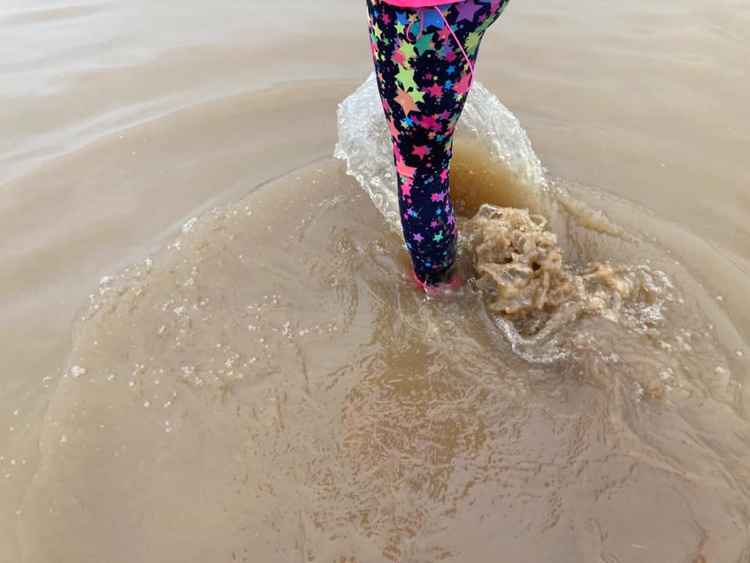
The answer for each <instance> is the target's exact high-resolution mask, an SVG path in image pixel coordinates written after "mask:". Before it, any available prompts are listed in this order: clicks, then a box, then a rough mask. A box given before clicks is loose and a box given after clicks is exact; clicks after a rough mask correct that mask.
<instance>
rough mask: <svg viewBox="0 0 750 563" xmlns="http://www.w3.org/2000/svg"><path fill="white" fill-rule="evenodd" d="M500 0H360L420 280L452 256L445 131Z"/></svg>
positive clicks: (436, 279) (435, 276) (440, 272)
mask: <svg viewBox="0 0 750 563" xmlns="http://www.w3.org/2000/svg"><path fill="white" fill-rule="evenodd" d="M507 1H508V0H465V1H464V2H460V3H458V4H451V5H445V6H441V7H439V8H437V10H440V12H438V11H437V10H436V9H435V8H417V9H409V8H398V7H395V6H392V5H389V4H386V3H385V2H382V1H380V0H367V7H368V10H369V15H370V43H371V48H372V56H373V60H374V62H375V72H376V74H377V82H378V88H379V90H380V97H381V99H382V102H383V110H384V111H385V117H386V120H387V121H388V128H389V130H390V133H391V140H392V141H393V154H394V160H395V163H396V172H397V177H398V190H399V205H400V210H401V225H402V227H403V233H404V241H405V243H406V247H407V248H408V250H409V253H410V254H411V258H412V263H413V265H414V271H415V273H416V274H417V277H418V278H419V279H420V280H421V281H422V282H426V283H428V284H437V283H441V282H442V281H444V279H445V276H446V274H447V272H448V271H449V270H450V268H451V266H452V265H453V262H454V260H455V256H456V220H455V216H454V212H453V206H452V203H451V198H450V193H449V189H448V185H449V184H448V181H449V174H450V161H451V156H452V150H453V132H454V130H455V127H456V123H457V122H458V118H459V117H460V115H461V111H462V110H463V107H464V102H465V101H466V96H467V94H468V92H469V89H470V87H471V81H472V73H471V66H472V65H474V62H475V61H476V58H477V54H478V51H479V44H480V43H481V41H482V37H483V36H484V33H485V31H487V29H488V28H489V27H490V25H492V23H493V22H495V20H497V18H498V17H499V15H500V14H501V13H502V11H503V9H504V8H505V5H506V4H507ZM441 13H442V16H441ZM443 18H445V19H443ZM446 22H447V24H448V25H449V26H450V28H449V27H448V25H446ZM451 31H452V32H453V33H451ZM454 35H455V37H454ZM457 40H458V41H460V42H461V45H459V44H458V43H457ZM462 47H463V50H462ZM464 52H465V53H466V56H468V58H469V59H470V60H471V65H470V64H469V62H468V61H467V60H466V57H465V56H464Z"/></svg>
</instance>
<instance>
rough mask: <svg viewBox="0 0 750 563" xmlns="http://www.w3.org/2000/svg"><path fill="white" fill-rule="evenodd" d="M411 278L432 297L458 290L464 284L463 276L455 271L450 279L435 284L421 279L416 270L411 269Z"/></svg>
mask: <svg viewBox="0 0 750 563" xmlns="http://www.w3.org/2000/svg"><path fill="white" fill-rule="evenodd" d="M411 279H412V280H413V281H414V283H415V284H417V287H418V288H419V289H421V290H422V291H424V292H425V293H426V294H427V295H429V296H430V297H437V296H439V295H444V294H445V293H450V292H453V291H457V290H458V289H460V288H461V286H462V285H463V284H464V280H463V278H462V277H461V276H460V275H459V274H457V273H455V272H453V273H451V275H450V277H449V278H448V281H446V282H441V283H438V284H434V285H433V284H428V283H427V282H423V281H422V280H420V279H419V278H418V277H417V274H416V272H415V271H414V270H412V271H411Z"/></svg>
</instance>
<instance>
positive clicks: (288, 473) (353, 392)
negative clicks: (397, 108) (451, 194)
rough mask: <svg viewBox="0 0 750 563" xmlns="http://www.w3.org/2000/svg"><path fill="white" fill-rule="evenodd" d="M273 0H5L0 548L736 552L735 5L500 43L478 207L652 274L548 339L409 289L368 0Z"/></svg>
mask: <svg viewBox="0 0 750 563" xmlns="http://www.w3.org/2000/svg"><path fill="white" fill-rule="evenodd" d="M289 4H290V5H289V6H285V5H284V3H283V2H282V4H281V5H276V6H275V7H274V9H273V11H270V10H267V9H265V8H262V7H260V5H258V4H257V3H249V4H248V3H246V4H243V5H241V6H240V5H236V6H235V5H233V4H230V3H219V4H216V3H214V4H212V5H211V6H207V5H205V4H200V3H195V5H192V4H188V5H185V3H184V2H183V3H181V4H180V6H177V5H176V4H175V5H172V3H171V2H160V3H158V6H156V5H153V4H145V3H140V2H132V3H128V4H127V6H126V5H124V4H121V5H118V4H106V3H99V2H85V3H77V4H72V3H59V2H56V3H50V2H35V3H33V5H30V4H29V3H27V2H23V3H20V2H19V3H15V4H13V3H6V4H5V5H4V6H3V8H2V9H0V45H2V47H3V53H4V55H5V56H4V60H3V62H2V64H0V73H2V76H3V82H2V86H0V97H2V104H0V123H2V124H3V127H2V130H3V135H2V136H1V137H0V162H2V163H3V165H4V166H3V168H2V170H1V171H0V182H3V184H1V185H0V191H1V192H2V193H1V195H0V219H1V221H0V235H2V237H1V238H0V240H2V243H0V259H1V260H2V263H3V270H2V271H3V275H2V277H1V278H0V287H2V293H1V294H0V295H2V297H3V301H2V307H1V308H0V319H2V322H1V323H0V327H1V328H2V339H0V356H1V357H2V358H3V365H4V369H3V377H2V380H1V381H0V390H1V391H2V394H1V395H0V396H2V400H1V401H0V428H2V429H3V430H2V431H0V477H2V478H0V560H2V561H13V562H16V561H31V562H37V561H38V562H48V561H50V562H51V561H55V562H57V561H71V562H73V561H75V562H81V561H160V562H161V561H181V562H182V561H224V560H226V561H233V560H237V561H243V560H244V561H290V560H308V561H309V560H323V561H330V560H334V561H435V560H446V561H467V560H472V561H495V560H497V558H498V554H502V557H503V558H507V559H515V560H519V561H552V560H554V561H571V562H572V561H576V562H578V561H607V562H611V561H647V562H651V561H654V562H665V561H689V562H702V561H708V562H712V561H722V562H723V561H747V560H750V533H749V532H748V522H750V512H749V510H748V508H749V507H750V504H749V503H748V494H750V491H748V482H749V481H748V478H749V477H750V475H749V474H748V469H749V468H750V465H749V462H750V460H749V459H748V452H749V451H750V450H749V449H748V447H749V446H750V442H749V440H748V438H749V437H750V436H748V429H749V426H748V415H747V412H746V404H747V400H748V397H747V391H746V384H747V381H746V380H747V374H748V366H747V358H748V353H750V351H749V350H748V335H749V334H750V311H749V310H748V308H747V306H746V305H745V301H746V300H745V296H746V295H747V291H748V289H750V287H748V286H750V279H748V275H747V272H748V260H749V259H750V252H749V251H748V249H749V248H750V234H748V230H747V224H748V221H747V220H748V218H750V200H748V199H747V193H748V192H747V184H746V179H745V178H746V174H745V173H744V168H745V166H744V155H745V154H746V152H747V149H748V148H750V137H748V134H747V131H745V130H744V129H743V128H742V124H743V123H745V122H747V117H748V114H747V111H748V110H747V106H746V104H745V102H744V100H746V99H747V97H748V94H750V87H749V84H750V81H749V80H748V77H747V74H746V68H745V61H744V47H743V45H746V44H747V40H748V36H747V30H748V29H750V27H748V25H747V24H748V23H750V12H749V11H748V9H747V7H746V6H745V5H744V4H743V3H741V2H730V1H725V2H724V1H723V2H719V3H718V4H714V5H712V6H711V7H710V8H709V7H705V6H702V5H698V4H697V3H693V2H688V3H685V2H681V3H679V4H677V3H676V2H675V3H667V4H660V5H659V6H657V7H655V6H651V5H648V6H645V5H643V4H642V3H637V2H631V3H628V4H627V5H622V6H610V5H603V4H599V3H595V2H584V3H583V4H582V5H580V6H578V9H577V10H575V11H573V10H571V9H570V7H569V5H568V4H563V3H562V2H552V3H549V2H548V3H546V4H545V5H544V6H541V5H535V4H534V3H525V4H524V3H518V4H515V5H513V4H512V5H511V6H510V7H509V9H508V11H507V12H506V14H505V16H504V18H503V20H502V21H501V22H500V23H499V24H498V26H497V27H496V31H493V32H492V33H491V34H490V36H489V37H488V39H487V41H486V42H485V44H484V45H483V53H482V59H481V62H480V68H479V73H480V76H479V78H480V79H481V80H482V82H483V83H484V84H485V85H486V86H487V92H486V93H484V94H483V95H481V96H479V97H478V98H477V102H476V103H475V104H474V107H475V108H476V113H475V114H472V113H471V110H470V111H469V112H467V115H466V116H465V117H466V119H465V120H464V124H463V125H464V127H465V129H464V132H463V133H462V137H461V140H460V141H459V144H458V147H457V160H456V163H455V169H454V177H453V181H454V188H455V190H456V195H457V197H458V199H459V200H461V207H462V209H463V210H464V212H465V213H466V214H467V215H470V214H471V213H472V212H473V211H474V210H476V209H477V208H478V207H479V205H480V204H481V203H484V202H491V203H494V204H496V205H501V206H516V207H530V208H531V209H532V211H533V212H535V213H540V214H542V215H543V216H544V217H546V218H547V219H548V220H549V227H550V229H551V232H552V233H554V234H555V236H556V238H557V241H558V244H559V247H560V249H561V250H562V256H563V258H564V260H565V263H566V265H567V266H568V267H569V268H570V269H571V272H574V273H580V272H584V271H585V269H586V267H587V265H589V264H592V263H596V262H609V263H610V264H611V265H612V266H613V267H615V268H623V269H626V270H627V271H630V272H646V273H648V274H649V275H652V276H656V277H655V278H654V279H656V280H657V282H658V284H659V288H660V291H659V292H658V294H655V297H654V296H653V295H651V296H649V295H646V294H643V293H641V292H636V293H635V294H634V297H632V299H631V300H630V301H628V302H626V303H624V304H622V303H619V304H617V303H612V302H610V301H607V302H606V304H605V306H604V307H603V308H602V309H600V310H598V311H594V310H587V311H584V312H580V311H579V312H577V313H576V314H574V315H564V316H562V317H555V314H554V313H555V311H552V314H551V318H553V319H555V318H558V320H559V322H553V323H549V322H547V324H546V325H544V326H542V328H541V330H540V328H539V327H540V326H541V325H538V324H537V325H533V326H532V327H531V328H532V329H533V330H531V331H530V329H529V325H517V324H514V323H513V322H512V320H511V321H509V320H508V319H507V318H506V317H504V316H503V315H497V314H496V313H495V312H493V310H492V308H491V307H489V306H488V304H489V303H488V299H489V297H488V294H487V293H482V292H478V291H475V290H473V289H472V286H471V285H469V286H468V287H467V288H466V289H465V290H464V291H463V292H462V293H460V294H458V295H454V296H452V297H450V298H448V299H444V300H427V299H425V298H424V297H420V296H419V295H418V294H417V293H415V292H414V291H413V289H412V287H411V286H410V284H409V283H408V282H407V280H406V278H405V277H404V275H403V272H404V271H405V265H406V258H405V256H404V254H403V251H402V249H401V248H400V244H399V239H398V236H397V234H396V233H395V231H394V230H393V228H392V225H390V226H389V223H388V220H387V219H386V218H384V216H383V215H382V214H381V213H379V212H378V211H377V209H376V206H374V205H372V203H371V200H370V198H369V197H368V194H367V193H366V192H365V191H363V190H362V189H361V186H360V185H359V184H358V182H357V181H355V179H354V178H352V177H349V176H347V175H346V173H345V172H346V165H345V164H344V163H341V162H340V161H334V160H332V159H331V158H330V155H331V154H332V153H333V151H334V145H335V144H336V142H337V141H338V142H339V148H340V149H341V142H342V140H346V138H347V137H346V135H343V134H342V135H340V134H339V133H338V132H337V124H336V107H337V104H338V103H339V102H340V101H342V100H343V99H344V98H345V97H346V96H348V95H349V94H350V93H351V92H352V91H354V90H355V88H357V87H358V86H359V84H360V83H361V82H362V80H363V78H364V77H365V76H366V74H367V73H368V72H369V68H368V65H369V60H368V58H367V45H366V38H365V37H364V33H363V32H362V30H363V29H364V27H363V26H364V17H365V16H364V10H363V9H362V7H361V6H358V5H357V4H356V3H353V2H343V1H339V2H333V1H331V2H326V3H318V4H317V5H316V6H321V7H309V8H303V7H299V6H298V5H296V4H295V5H294V6H295V8H294V9H293V8H292V4H291V3H289ZM326 7H331V8H332V9H335V11H336V14H337V16H336V17H337V22H339V23H340V24H341V25H340V28H338V29H335V30H334V29H331V28H329V27H327V24H328V23H329V22H330V16H329V15H328V14H327V13H326V10H325V8H326ZM277 9H278V10H281V11H282V12H283V13H292V12H293V11H295V10H296V12H295V13H296V14H297V17H295V18H289V17H285V18H279V17H277V16H275V14H277V13H278V11H277ZM260 30H263V33H260ZM84 31H85V33H84ZM321 34H322V36H323V37H326V38H331V41H327V40H324V41H320V37H321ZM334 39H335V41H334ZM332 52H333V53H335V56H332ZM550 53H553V54H554V56H550ZM269 60H270V61H273V64H267V63H268V61H269ZM289 77H294V78H295V81H294V82H282V81H286V80H288V79H289ZM491 92H495V93H497V94H498V95H499V97H500V99H501V100H502V102H503V103H505V104H506V105H507V106H508V107H510V108H511V109H512V112H511V111H510V110H504V109H503V108H502V107H501V106H498V105H496V104H495V103H494V101H493V100H494V98H492V94H491ZM475 94H476V92H475ZM483 103H484V104H488V105H489V107H488V108H485V106H484V105H482V104H483ZM497 103H498V104H499V102H497ZM484 109H486V111H487V112H489V113H484V114H483V113H482V111H480V110H484ZM359 115H360V117H361V118H362V119H361V125H362V126H363V127H365V130H367V131H369V132H370V133H371V135H369V136H365V137H361V138H360V139H359V140H358V141H357V142H358V143H359V144H355V145H352V144H351V143H350V144H349V145H348V146H345V147H344V149H343V150H344V152H346V153H347V154H351V153H350V152H348V151H351V149H352V148H355V147H356V146H359V147H360V148H366V147H369V148H367V149H366V150H364V152H363V155H364V156H365V157H369V160H368V159H367V158H366V159H365V160H363V162H366V163H369V164H370V165H375V166H377V165H379V163H382V159H380V157H381V156H382V155H383V154H384V153H383V151H384V148H383V147H384V146H385V145H384V144H383V140H384V139H383V137H382V136H379V135H380V133H379V131H380V130H379V128H378V127H379V125H378V122H377V121H376V120H374V119H373V118H372V116H368V115H369V114H363V113H362V112H360V113H359ZM508 119H510V120H511V121H508ZM515 119H518V122H516V123H517V124H518V127H517V128H514V127H512V126H510V125H509V123H510V124H512V123H513V120H515ZM345 123H349V124H354V122H353V121H351V120H349V121H345ZM472 123H473V124H474V128H475V130H472ZM479 126H482V127H498V129H496V130H495V133H496V136H495V138H494V139H495V140H496V141H497V142H498V143H497V144H493V143H488V142H487V141H488V139H490V140H491V136H490V135H487V133H488V131H487V130H484V131H482V130H480V132H479V134H477V133H476V129H477V127H479ZM524 130H526V131H528V137H529V138H530V139H531V140H532V141H533V144H534V148H535V149H536V153H535V152H534V151H533V150H532V149H531V147H530V145H527V144H526V142H525V139H526V136H525V135H526V133H525V132H524ZM381 133H382V131H381ZM290 140H291V144H290ZM365 140H367V143H373V144H372V145H368V144H367V143H365ZM378 143H380V144H378ZM386 148H387V147H386ZM378 151H379V152H378ZM385 154H387V153H385ZM537 154H538V155H539V160H536V158H537V157H536V155H537ZM340 156H343V155H340ZM379 159H380V160H379ZM349 164H350V172H351V171H352V170H351V164H352V163H351V162H350V163H349ZM542 164H544V165H545V166H546V167H547V168H548V170H547V172H546V174H544V173H543V170H542V168H541V165H542ZM355 165H356V163H355ZM355 168H356V166H355ZM354 172H355V176H356V170H354ZM368 179H369V180H373V179H380V182H379V184H378V185H376V186H375V188H376V189H375V190H373V189H371V190H370V191H371V193H373V194H374V195H378V194H381V195H383V194H387V193H388V182H389V179H388V177H387V170H386V171H378V170H372V171H370V172H369V173H368V174H366V175H362V176H361V177H360V181H363V180H368ZM258 186H260V187H258ZM592 186H599V188H594V187H592ZM370 188H372V186H370ZM385 210H386V211H387V209H385ZM386 216H387V215H386ZM191 217H197V219H195V220H191ZM467 232H468V230H467ZM175 237H177V238H175ZM465 243H466V252H465V253H464V259H465V261H466V267H467V268H468V267H469V264H468V263H469V262H470V261H471V248H472V246H471V243H470V241H468V240H467V241H465ZM128 265H129V266H128ZM126 266H127V267H128V268H129V269H128V270H127V271H126V273H124V274H122V275H120V274H117V272H118V271H120V270H121V269H122V268H123V267H126ZM467 271H468V270H467ZM104 276H111V277H106V278H104ZM639 279H640V278H639ZM89 293H91V294H92V298H91V300H90V303H89V304H88V305H86V301H87V295H88V294H89ZM654 305H656V306H657V307H656V310H657V312H658V315H654V314H652V313H653V312H654V309H653V306H654ZM649 307H652V309H649ZM615 313H616V314H615ZM644 313H648V314H647V315H646V316H643V315H644ZM545 319H547V317H545ZM545 327H548V328H547V329H546V331H545ZM540 334H541V336H540Z"/></svg>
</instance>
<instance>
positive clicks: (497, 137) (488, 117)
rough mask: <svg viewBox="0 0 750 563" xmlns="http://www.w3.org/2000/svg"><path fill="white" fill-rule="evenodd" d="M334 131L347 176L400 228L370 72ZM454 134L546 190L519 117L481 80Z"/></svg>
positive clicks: (536, 190)
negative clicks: (475, 143)
mask: <svg viewBox="0 0 750 563" xmlns="http://www.w3.org/2000/svg"><path fill="white" fill-rule="evenodd" d="M338 134H339V138H338V143H337V145H336V149H335V152H334V156H335V157H336V158H339V159H341V160H344V161H346V171H347V174H349V175H350V176H352V177H354V178H355V179H356V180H357V182H358V183H359V184H360V186H362V188H363V189H364V190H365V192H367V194H368V195H369V196H370V199H371V200H372V202H373V203H374V204H375V207H376V208H377V209H378V210H379V211H380V212H381V213H382V214H383V216H384V217H385V218H386V220H387V221H388V224H389V225H390V226H391V228H393V229H394V230H396V231H399V232H400V223H399V212H398V199H397V197H396V176H395V174H394V172H393V154H392V152H391V140H390V136H389V134H388V129H387V127H386V123H385V119H384V117H383V107H382V105H381V102H380V98H379V95H378V89H377V84H376V82H375V75H374V74H371V75H370V77H369V78H368V79H367V80H366V81H365V82H364V84H362V85H361V86H360V87H359V88H358V89H357V90H356V91H355V92H354V93H353V94H352V95H351V96H349V97H348V98H347V99H346V100H344V101H343V102H342V103H341V104H340V105H339V109H338ZM457 135H459V136H461V137H462V139H465V140H473V141H475V142H478V143H480V144H481V145H482V147H483V148H484V149H485V150H486V151H487V153H488V155H489V157H490V158H491V159H493V160H495V161H497V162H501V163H502V164H503V165H504V166H506V167H507V168H508V170H509V171H510V172H511V173H512V174H513V175H514V176H515V177H516V178H517V180H518V181H519V182H521V183H523V184H524V185H525V186H526V187H527V189H528V190H529V192H530V193H531V194H534V195H537V196H541V194H542V192H544V191H546V189H547V181H546V179H545V176H544V169H543V168H542V164H541V162H540V160H539V158H538V157H537V155H536V153H535V152H534V149H533V148H532V146H531V141H530V140H529V138H528V136H527V135H526V132H525V131H524V130H523V127H521V124H520V122H519V121H518V118H516V116H515V115H513V113H512V112H511V111H510V110H509V109H508V108H506V107H505V106H504V105H503V104H502V103H501V102H500V100H498V99H497V97H495V96H494V95H493V94H492V93H491V92H490V91H489V90H487V88H485V87H484V86H483V85H482V84H481V83H479V82H475V83H474V86H473V87H472V91H471V93H470V94H469V98H468V100H467V101H466V105H465V107H464V112H463V114H462V116H461V120H460V121H459V125H458V128H457Z"/></svg>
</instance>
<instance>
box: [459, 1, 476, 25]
mask: <svg viewBox="0 0 750 563" xmlns="http://www.w3.org/2000/svg"><path fill="white" fill-rule="evenodd" d="M481 9H482V7H481V6H477V5H476V4H474V2H461V3H460V4H458V19H457V20H456V23H458V22H460V21H461V20H467V21H470V22H471V21H474V14H476V13H477V12H478V11H479V10H481Z"/></svg>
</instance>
